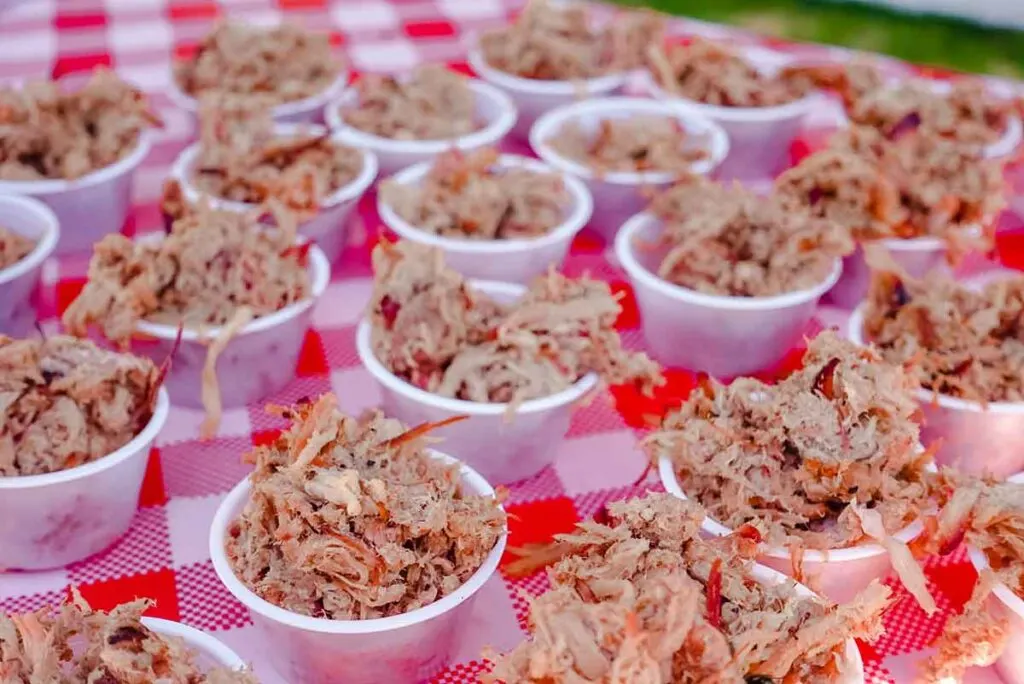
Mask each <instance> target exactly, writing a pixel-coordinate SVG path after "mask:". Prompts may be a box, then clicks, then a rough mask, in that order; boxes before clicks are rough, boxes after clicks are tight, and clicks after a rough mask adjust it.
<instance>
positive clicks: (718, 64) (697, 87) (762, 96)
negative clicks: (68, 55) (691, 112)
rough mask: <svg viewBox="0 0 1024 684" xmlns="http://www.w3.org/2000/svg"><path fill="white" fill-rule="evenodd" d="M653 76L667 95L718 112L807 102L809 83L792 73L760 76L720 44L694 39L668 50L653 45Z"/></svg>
mask: <svg viewBox="0 0 1024 684" xmlns="http://www.w3.org/2000/svg"><path fill="white" fill-rule="evenodd" d="M648 60H649V62H650V67H651V72H652V74H653V75H654V79H655V81H656V82H657V83H658V85H659V86H661V88H662V89H664V90H665V91H666V92H668V93H671V94H673V95H678V96H679V97H684V98H686V99H688V100H694V101H696V102H702V103H704V104H709V105H717V106H719V107H774V106H778V105H784V104H787V103H789V102H793V101H795V100H799V99H800V98H802V97H804V96H806V95H807V94H808V92H810V89H811V86H810V82H809V81H808V80H807V79H806V78H804V77H802V76H799V75H796V74H793V73H791V72H788V71H782V72H780V73H778V74H768V73H765V72H762V71H758V70H757V69H756V68H755V67H754V65H752V64H750V63H749V62H748V61H747V60H746V59H744V58H743V57H742V56H741V55H739V54H738V53H736V52H734V51H732V50H731V49H729V48H728V47H726V46H725V45H723V44H721V43H716V42H713V41H710V40H707V39H704V38H693V39H692V40H690V41H689V42H687V43H685V44H675V45H672V46H671V47H669V48H668V49H664V48H662V47H661V46H660V45H658V44H652V45H651V47H650V49H649V51H648Z"/></svg>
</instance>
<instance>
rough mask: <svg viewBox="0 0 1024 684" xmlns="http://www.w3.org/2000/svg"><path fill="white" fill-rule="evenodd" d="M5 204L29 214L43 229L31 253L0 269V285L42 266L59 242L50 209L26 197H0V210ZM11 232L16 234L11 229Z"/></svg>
mask: <svg viewBox="0 0 1024 684" xmlns="http://www.w3.org/2000/svg"><path fill="white" fill-rule="evenodd" d="M5 204H6V205H14V206H18V207H21V208H22V209H24V210H26V211H27V212H29V213H30V214H34V215H35V217H36V218H37V219H39V221H41V222H42V223H43V226H44V227H43V234H42V236H40V238H39V239H38V240H37V241H36V244H35V247H33V248H32V251H31V252H29V253H28V254H27V255H25V257H24V258H22V259H21V260H20V261H17V262H15V263H13V264H11V265H10V266H8V267H7V268H4V269H0V285H4V284H6V283H9V282H11V281H13V280H17V279H18V278H20V277H22V276H23V275H25V274H26V273H31V272H32V271H34V270H35V269H37V268H39V267H40V266H42V264H43V262H44V261H46V260H47V259H48V258H49V257H50V255H51V254H53V250H55V249H56V248H57V242H58V241H59V240H60V221H59V220H58V219H57V215H56V214H55V213H53V210H52V209H50V207H48V206H46V205H45V204H43V203H42V202H40V201H39V200H37V199H33V198H32V197H31V196H28V195H0V208H2V207H3V206H4V205H5ZM11 230H14V231H15V232H18V231H17V230H16V229H14V228H13V227H11ZM19 234H20V233H19Z"/></svg>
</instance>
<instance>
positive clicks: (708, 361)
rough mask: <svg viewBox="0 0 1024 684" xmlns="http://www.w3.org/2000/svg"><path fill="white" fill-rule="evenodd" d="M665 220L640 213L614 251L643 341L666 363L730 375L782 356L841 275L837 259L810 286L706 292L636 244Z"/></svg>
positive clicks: (772, 362) (652, 235)
mask: <svg viewBox="0 0 1024 684" xmlns="http://www.w3.org/2000/svg"><path fill="white" fill-rule="evenodd" d="M659 230H660V221H659V220H658V218H657V217H655V216H654V215H653V214H648V213H643V214H637V215H636V216H634V217H633V218H631V219H630V220H629V221H627V222H626V224H625V225H624V226H622V230H620V231H619V234H618V237H617V238H616V239H615V257H616V259H617V260H618V262H619V264H620V265H621V266H622V268H623V269H624V270H625V271H626V275H627V276H629V280H630V283H631V284H632V286H633V292H634V294H635V295H636V301H637V306H638V308H639V309H640V318H641V324H642V326H643V331H644V339H645V340H646V341H647V344H648V346H649V347H650V351H651V353H652V354H653V356H654V357H655V358H656V359H657V360H658V361H660V362H661V363H662V364H663V365H666V366H670V367H677V368H686V369H688V370H693V371H704V372H706V373H709V374H710V375H713V376H715V377H723V378H725V377H733V376H737V375H745V374H748V373H753V372H755V371H759V370H764V369H766V368H770V367H772V366H774V365H775V364H776V363H778V362H779V361H781V360H782V359H783V358H784V357H785V356H786V354H787V353H788V352H789V350H790V349H792V347H793V345H794V344H796V343H797V342H798V341H799V340H800V338H801V336H802V335H803V334H804V331H805V330H806V327H807V323H808V322H809V321H810V320H811V318H812V317H813V316H814V312H815V309H816V308H817V305H818V300H819V299H820V298H821V296H822V295H823V294H824V293H825V292H826V291H827V290H828V289H829V288H830V287H832V285H833V283H835V282H836V280H837V279H838V278H839V273H840V270H841V265H840V263H839V260H838V259H837V260H836V264H835V266H834V268H833V269H832V272H831V273H830V274H829V276H828V278H827V279H826V280H825V281H823V282H822V283H820V284H818V285H816V286H815V287H813V288H809V289H806V290H798V291H796V292H789V293H787V294H782V295H775V296H771V297H730V296H721V295H709V294H703V293H701V292H697V291H696V290H691V289H688V288H685V287H680V286H679V285H675V284H673V283H670V282H668V281H667V280H663V279H661V278H659V277H658V276H657V275H655V274H656V272H657V266H658V263H657V262H658V260H659V254H658V253H656V252H650V253H645V252H644V251H642V250H637V249H636V242H637V241H640V242H653V241H654V238H655V237H656V236H657V234H658V232H659Z"/></svg>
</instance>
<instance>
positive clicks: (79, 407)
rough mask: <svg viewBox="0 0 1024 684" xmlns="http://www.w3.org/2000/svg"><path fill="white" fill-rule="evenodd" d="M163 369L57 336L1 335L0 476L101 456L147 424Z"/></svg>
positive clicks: (41, 471) (51, 469)
mask: <svg viewBox="0 0 1024 684" xmlns="http://www.w3.org/2000/svg"><path fill="white" fill-rule="evenodd" d="M161 381H162V371H161V370H160V369H157V367H156V366H154V365H153V364H152V362H150V361H149V360H148V359H144V358H138V357H135V356H132V355H130V354H119V353H115V352H112V351H107V350H104V349H100V348H99V347H97V346H96V345H94V344H93V343H92V342H89V341H86V340H76V339H74V338H71V337H65V336H63V335H62V336H56V337H50V338H48V339H45V340H39V339H32V340H14V339H11V338H10V337H5V336H3V335H0V477H11V476H19V475H43V474H46V473H54V472H57V471H60V470H65V469H67V468H74V467H75V466H79V465H82V464H85V463H90V462H92V461H95V460H97V459H100V458H103V457H104V456H107V455H108V454H110V453H112V452H114V451H116V450H117V449H120V448H121V447H122V446H124V445H125V444H127V443H128V442H130V441H131V440H132V439H133V438H134V437H135V436H136V435H137V434H139V432H141V431H142V429H143V428H144V427H145V426H146V424H147V423H149V419H150V418H151V417H152V415H153V409H154V406H155V404H156V397H157V391H158V390H159V388H160V383H161Z"/></svg>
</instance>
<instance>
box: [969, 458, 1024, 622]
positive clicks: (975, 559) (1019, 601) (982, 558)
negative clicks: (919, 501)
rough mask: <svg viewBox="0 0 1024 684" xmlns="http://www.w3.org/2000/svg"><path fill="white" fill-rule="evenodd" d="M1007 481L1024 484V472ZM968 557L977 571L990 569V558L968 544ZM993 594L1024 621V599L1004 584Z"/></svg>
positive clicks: (994, 590)
mask: <svg viewBox="0 0 1024 684" xmlns="http://www.w3.org/2000/svg"><path fill="white" fill-rule="evenodd" d="M1006 481H1007V482H1013V483H1014V484H1024V472H1022V473H1017V474H1016V475H1013V476H1011V477H1008V478H1006ZM967 555H968V556H969V557H970V560H971V565H973V566H974V569H975V570H977V571H981V570H987V569H989V567H990V566H989V563H988V557H987V556H986V555H985V554H984V553H982V552H981V549H979V548H978V547H976V546H974V545H973V544H968V545H967ZM992 593H993V594H995V595H996V597H997V598H998V599H999V600H1000V601H1002V602H1003V605H1005V606H1006V607H1007V609H1009V610H1012V611H1013V612H1014V613H1016V614H1017V616H1018V617H1020V618H1022V619H1024V598H1021V597H1020V596H1017V595H1016V594H1015V593H1013V591H1011V590H1010V588H1009V587H1008V586H1006V585H1005V584H1003V583H1002V582H1000V583H999V584H997V585H995V586H994V587H992Z"/></svg>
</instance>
